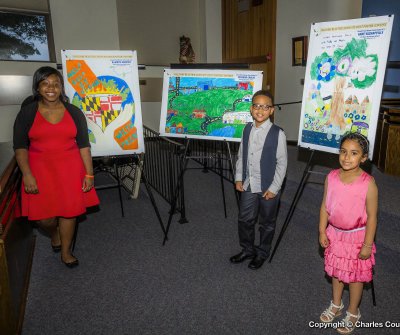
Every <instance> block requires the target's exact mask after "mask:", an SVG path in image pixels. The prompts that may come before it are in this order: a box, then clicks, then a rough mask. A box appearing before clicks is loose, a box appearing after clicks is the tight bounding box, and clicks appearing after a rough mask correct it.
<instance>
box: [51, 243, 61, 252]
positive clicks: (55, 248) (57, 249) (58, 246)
mask: <svg viewBox="0 0 400 335" xmlns="http://www.w3.org/2000/svg"><path fill="white" fill-rule="evenodd" d="M51 249H53V252H60V251H61V244H60V245H51Z"/></svg>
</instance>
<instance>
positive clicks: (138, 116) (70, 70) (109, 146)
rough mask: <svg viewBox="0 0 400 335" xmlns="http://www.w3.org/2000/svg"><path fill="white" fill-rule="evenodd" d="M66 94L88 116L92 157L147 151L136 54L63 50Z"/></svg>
mask: <svg viewBox="0 0 400 335" xmlns="http://www.w3.org/2000/svg"><path fill="white" fill-rule="evenodd" d="M62 65H63V74H64V82H65V93H66V94H67V96H68V97H69V99H70V101H71V103H72V104H73V105H75V106H77V107H78V108H79V109H80V110H81V111H82V112H83V113H84V114H85V116H86V120H87V124H88V131H89V140H90V144H91V147H92V156H93V157H99V156H116V155H128V154H132V153H142V152H144V141H143V127H142V113H141V107H140V92H139V76H138V66H137V56H136V51H87V50H63V51H62Z"/></svg>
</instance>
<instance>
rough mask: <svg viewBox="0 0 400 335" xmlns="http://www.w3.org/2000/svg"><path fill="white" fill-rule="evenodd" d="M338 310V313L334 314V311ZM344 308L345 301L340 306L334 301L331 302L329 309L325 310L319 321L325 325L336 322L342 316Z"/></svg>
mask: <svg viewBox="0 0 400 335" xmlns="http://www.w3.org/2000/svg"><path fill="white" fill-rule="evenodd" d="M333 308H337V311H336V312H334V311H333V310H332V309H333ZM343 308H344V305H343V301H340V306H338V305H335V304H334V303H333V301H332V300H331V304H330V305H329V307H328V308H327V309H326V310H324V311H323V312H322V313H321V315H320V316H319V319H320V320H321V321H322V322H324V323H330V322H332V321H333V320H335V319H336V318H337V317H339V316H341V315H342V310H343Z"/></svg>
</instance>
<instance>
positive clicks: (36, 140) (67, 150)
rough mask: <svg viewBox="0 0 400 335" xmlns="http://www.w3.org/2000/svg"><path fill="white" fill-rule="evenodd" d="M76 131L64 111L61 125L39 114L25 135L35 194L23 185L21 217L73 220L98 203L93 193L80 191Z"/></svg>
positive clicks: (80, 166) (80, 163)
mask: <svg viewBox="0 0 400 335" xmlns="http://www.w3.org/2000/svg"><path fill="white" fill-rule="evenodd" d="M76 134H77V129H76V126H75V123H74V120H73V119H72V117H71V115H70V114H69V112H68V111H67V110H65V111H64V116H63V118H62V119H61V121H60V122H58V123H56V124H52V123H50V122H48V121H47V120H46V119H45V118H44V117H43V116H42V115H41V114H40V112H39V111H38V112H37V113H36V116H35V121H34V122H33V125H32V127H31V129H30V131H29V133H28V135H29V140H30V146H29V150H28V158H29V165H30V168H31V171H32V174H33V176H34V177H35V178H36V183H37V186H38V190H39V193H38V194H28V193H26V192H25V188H24V185H22V192H21V193H22V215H23V216H27V217H28V219H29V220H41V219H47V218H52V217H56V216H61V217H66V218H72V217H76V216H78V215H80V214H83V213H85V212H86V207H90V206H95V205H98V204H99V199H98V197H97V194H96V191H95V189H94V188H92V189H91V190H90V191H89V192H86V193H84V192H83V191H82V184H83V179H84V177H85V168H84V165H83V161H82V158H81V155H80V151H79V148H78V145H77V144H76V140H75V138H76Z"/></svg>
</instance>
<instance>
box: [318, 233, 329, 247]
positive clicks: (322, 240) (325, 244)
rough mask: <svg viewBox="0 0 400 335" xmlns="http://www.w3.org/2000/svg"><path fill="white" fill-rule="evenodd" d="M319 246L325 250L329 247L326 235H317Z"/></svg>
mask: <svg viewBox="0 0 400 335" xmlns="http://www.w3.org/2000/svg"><path fill="white" fill-rule="evenodd" d="M319 244H320V245H321V247H322V248H324V249H325V248H327V247H328V246H329V239H328V236H326V233H319Z"/></svg>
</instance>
